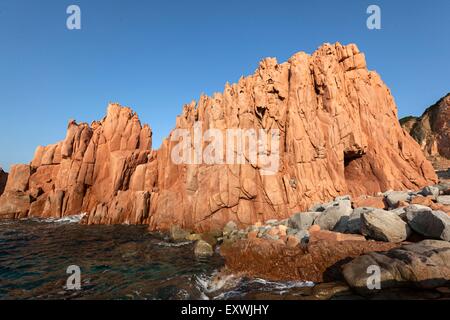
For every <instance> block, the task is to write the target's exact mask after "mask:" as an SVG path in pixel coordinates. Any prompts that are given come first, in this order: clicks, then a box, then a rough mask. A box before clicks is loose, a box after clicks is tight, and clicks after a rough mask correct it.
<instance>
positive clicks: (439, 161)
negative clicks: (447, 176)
mask: <svg viewBox="0 0 450 320" xmlns="http://www.w3.org/2000/svg"><path fill="white" fill-rule="evenodd" d="M400 123H401V125H402V127H403V128H404V129H405V130H406V131H408V132H409V133H410V134H411V136H412V137H413V138H414V139H415V140H416V141H417V142H418V143H419V145H420V148H421V149H422V150H423V152H424V153H425V155H426V156H427V158H428V159H429V160H431V161H432V162H433V164H434V166H435V167H436V168H437V169H447V168H448V167H450V93H449V94H447V95H446V96H445V97H443V98H441V99H440V100H439V101H438V102H436V103H435V104H434V105H432V106H431V107H429V108H428V109H426V110H425V112H424V113H423V114H422V116H421V117H406V118H403V119H401V120H400Z"/></svg>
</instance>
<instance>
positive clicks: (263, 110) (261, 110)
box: [256, 106, 267, 119]
mask: <svg viewBox="0 0 450 320" xmlns="http://www.w3.org/2000/svg"><path fill="white" fill-rule="evenodd" d="M266 110H267V108H266V107H264V106H258V107H256V116H257V117H258V118H259V119H262V118H264V115H265V114H266Z"/></svg>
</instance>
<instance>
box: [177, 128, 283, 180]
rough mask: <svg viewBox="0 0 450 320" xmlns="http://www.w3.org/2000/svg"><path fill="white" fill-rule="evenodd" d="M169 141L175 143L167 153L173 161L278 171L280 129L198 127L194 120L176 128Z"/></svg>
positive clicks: (262, 173)
mask: <svg viewBox="0 0 450 320" xmlns="http://www.w3.org/2000/svg"><path fill="white" fill-rule="evenodd" d="M170 141H172V142H173V141H176V142H178V143H177V144H176V145H175V147H174V148H173V149H172V152H171V159H172V161H173V163H175V164H195V165H199V164H209V165H213V164H219V165H220V164H227V165H233V164H251V165H252V166H254V167H255V168H258V169H259V170H260V173H261V175H273V174H276V173H277V172H278V168H279V165H280V164H279V162H280V130H278V129H271V130H269V131H268V132H266V131H265V130H264V129H259V130H257V129H240V128H238V129H226V130H220V129H216V128H211V129H208V130H205V132H203V130H202V123H201V122H195V123H194V126H193V128H192V129H176V130H174V132H173V133H172V135H171V137H170Z"/></svg>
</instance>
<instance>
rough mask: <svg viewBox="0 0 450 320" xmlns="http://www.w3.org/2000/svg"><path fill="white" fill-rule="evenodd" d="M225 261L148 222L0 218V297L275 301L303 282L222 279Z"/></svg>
mask: <svg viewBox="0 0 450 320" xmlns="http://www.w3.org/2000/svg"><path fill="white" fill-rule="evenodd" d="M75 220H76V219H75ZM70 265H77V266H79V267H80V270H81V277H80V279H81V290H66V288H65V286H66V281H67V278H68V277H69V276H70V274H67V273H66V271H67V267H68V266H70ZM223 265H224V262H223V259H222V258H221V257H220V256H219V255H218V254H216V255H214V256H213V257H211V258H206V259H198V258H195V256H194V255H193V244H192V243H191V242H183V243H177V244H175V243H171V242H169V241H168V240H167V239H165V238H164V235H161V234H150V233H148V232H147V231H146V227H145V226H122V225H120V226H86V225H80V224H78V223H73V221H72V220H70V219H67V220H62V221H61V220H60V221H52V220H26V221H0V299H239V298H271V297H273V296H274V295H275V296H281V295H283V296H284V295H285V294H286V293H290V292H293V291H295V290H297V289H301V288H303V287H305V284H304V283H301V282H286V283H275V282H268V281H265V280H262V279H253V280H250V279H241V278H239V277H235V276H228V277H226V278H222V279H220V280H218V279H217V277H216V274H217V272H218V270H220V269H221V268H222V267H223Z"/></svg>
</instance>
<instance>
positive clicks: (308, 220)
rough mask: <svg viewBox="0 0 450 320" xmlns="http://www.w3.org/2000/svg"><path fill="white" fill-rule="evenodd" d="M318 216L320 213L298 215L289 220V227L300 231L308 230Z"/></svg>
mask: <svg viewBox="0 0 450 320" xmlns="http://www.w3.org/2000/svg"><path fill="white" fill-rule="evenodd" d="M318 215H320V212H299V213H296V214H294V215H293V216H292V217H290V218H289V220H288V227H290V228H293V229H298V230H308V229H309V227H311V226H312V224H313V222H314V219H316V217H317V216H318Z"/></svg>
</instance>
